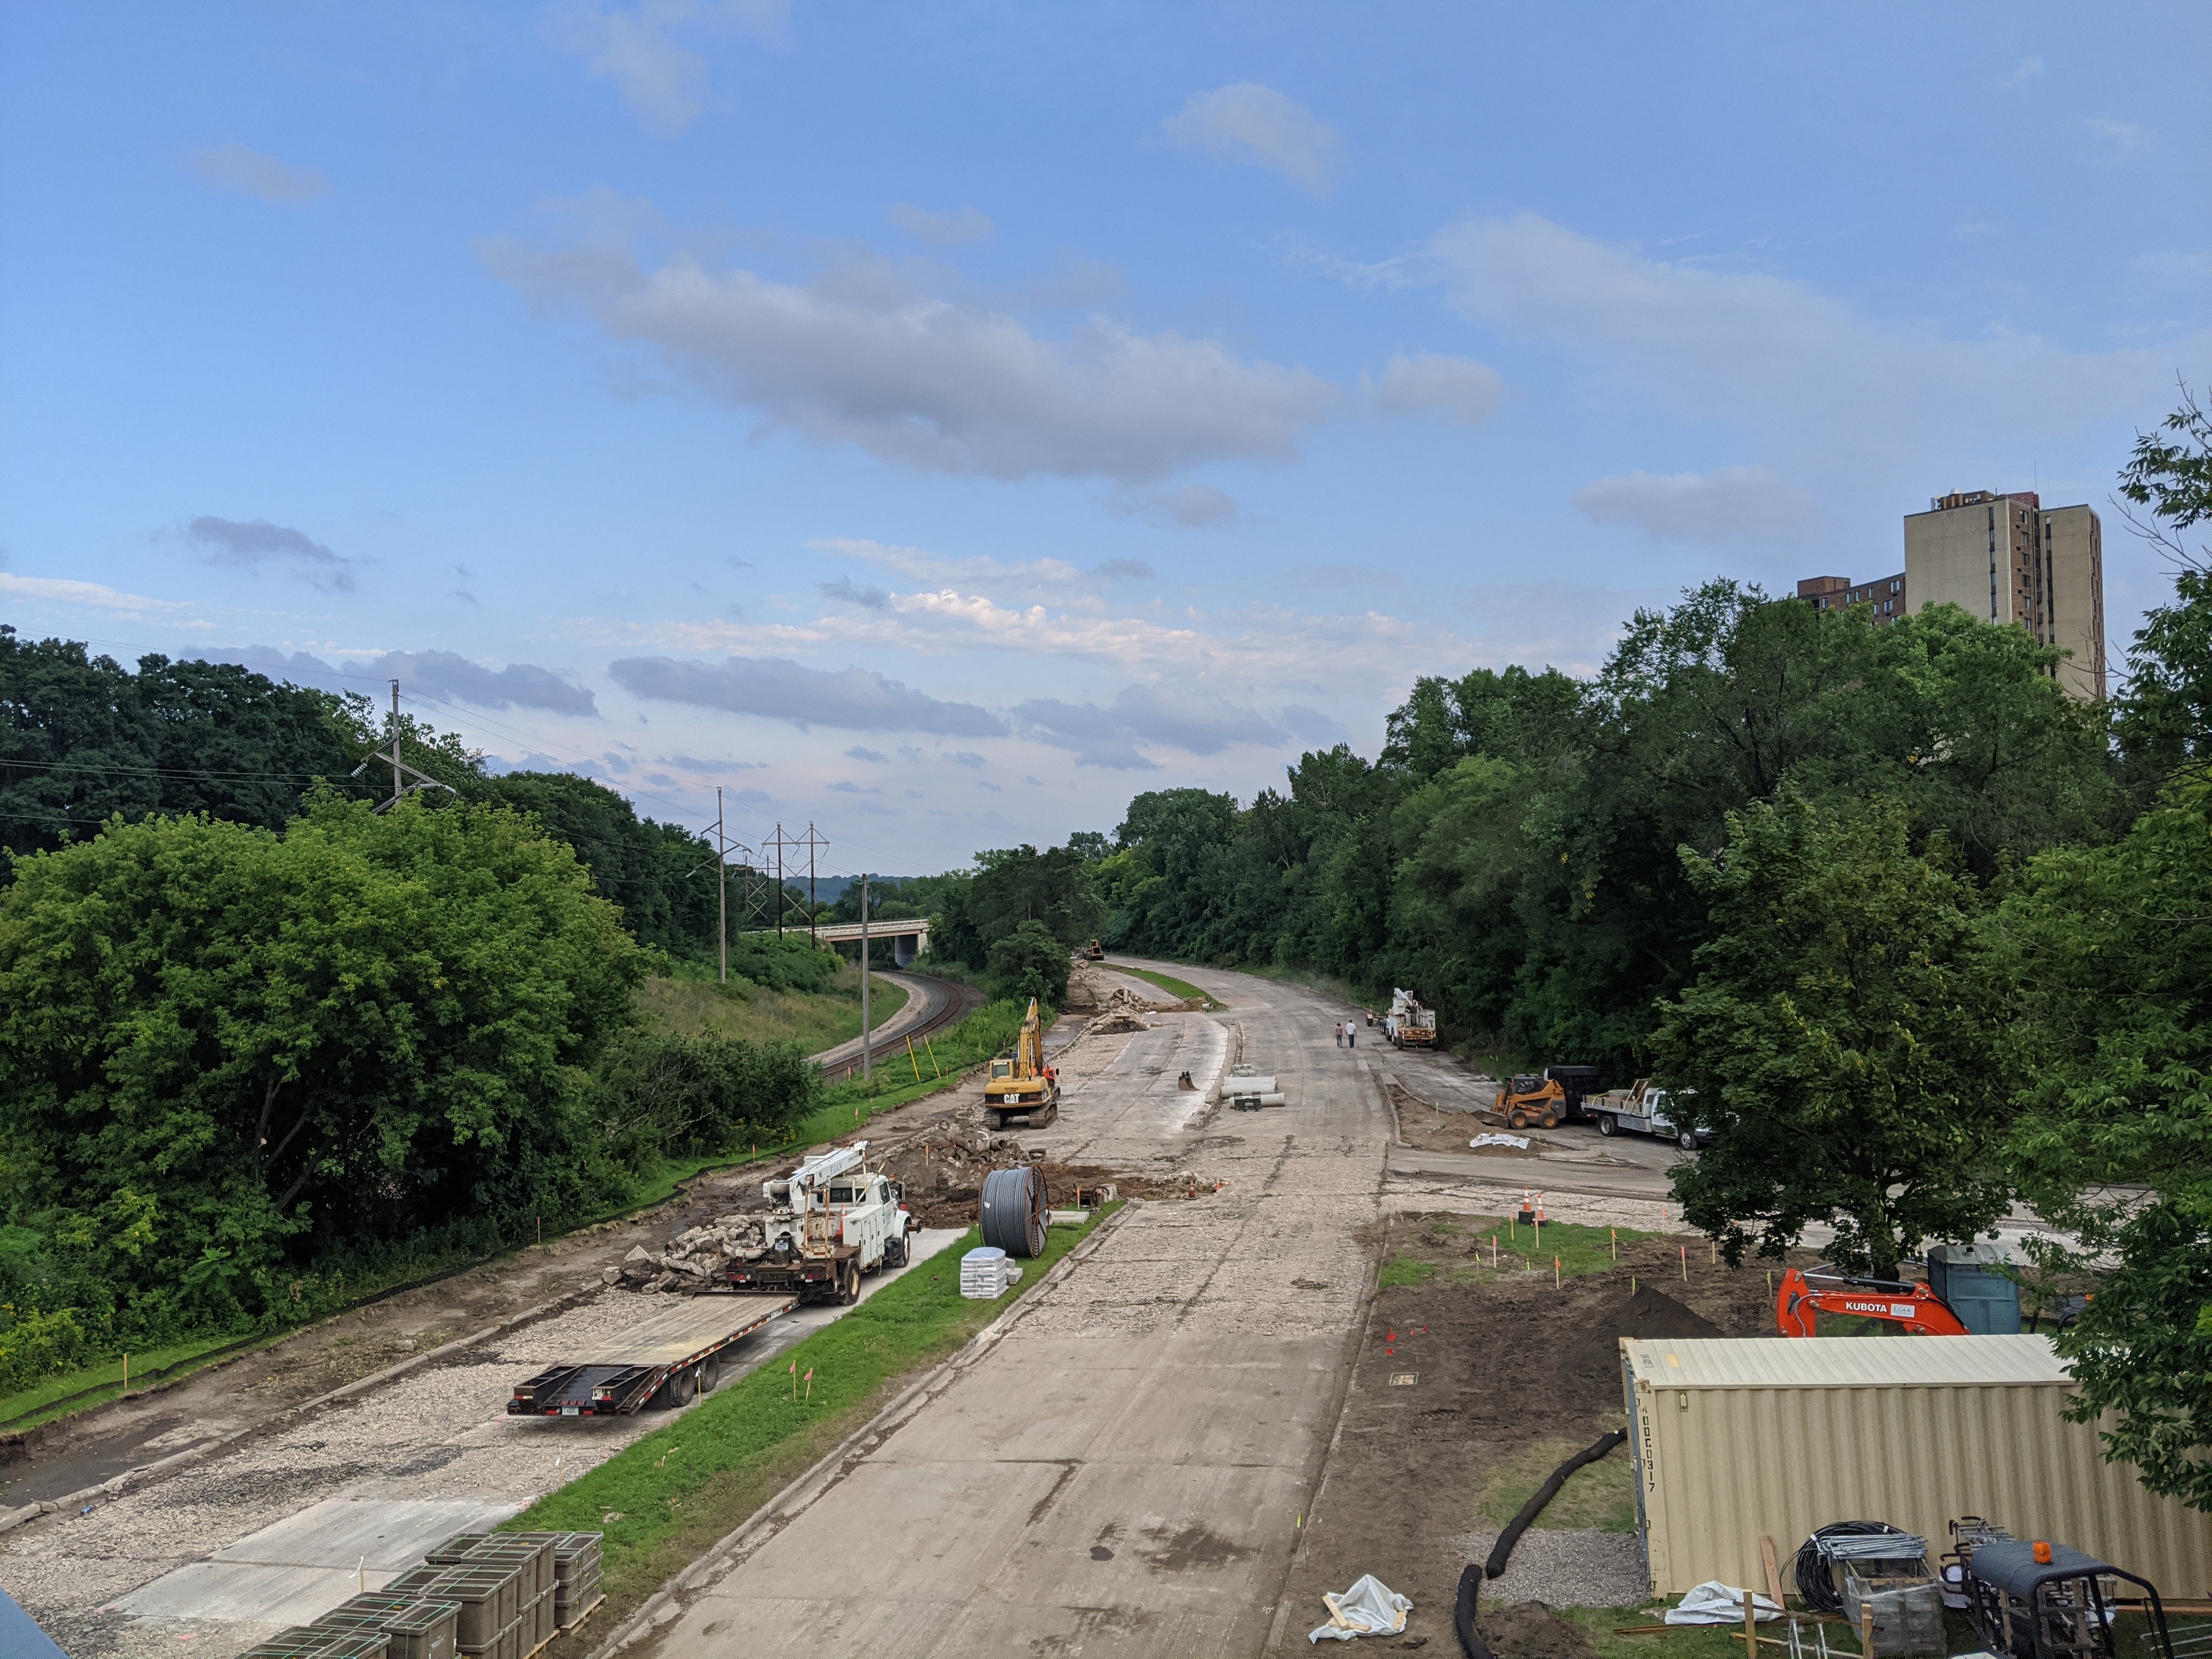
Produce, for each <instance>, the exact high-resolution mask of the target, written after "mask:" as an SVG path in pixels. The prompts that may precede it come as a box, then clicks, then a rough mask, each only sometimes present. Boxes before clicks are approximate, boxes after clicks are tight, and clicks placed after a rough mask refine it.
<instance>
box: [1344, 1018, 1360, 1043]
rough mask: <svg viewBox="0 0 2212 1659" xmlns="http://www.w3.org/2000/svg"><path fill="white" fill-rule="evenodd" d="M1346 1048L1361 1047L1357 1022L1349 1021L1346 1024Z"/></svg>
mask: <svg viewBox="0 0 2212 1659" xmlns="http://www.w3.org/2000/svg"><path fill="white" fill-rule="evenodd" d="M1344 1046H1345V1047H1346V1048H1358V1046H1359V1027H1358V1024H1357V1023H1356V1022H1354V1021H1352V1020H1348V1019H1347V1020H1346V1021H1345V1022H1344Z"/></svg>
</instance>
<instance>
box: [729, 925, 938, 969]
mask: <svg viewBox="0 0 2212 1659" xmlns="http://www.w3.org/2000/svg"><path fill="white" fill-rule="evenodd" d="M753 931H754V932H755V933H772V932H774V931H775V930H774V929H773V928H767V927H757V928H755V929H754V930H753ZM783 931H784V932H785V933H805V931H806V929H805V928H804V927H794V926H793V925H792V924H791V923H789V922H786V923H785V924H784V928H783ZM814 937H815V938H816V939H819V940H820V941H821V942H822V943H823V944H824V945H857V944H859V943H860V923H859V922H857V921H839V922H823V923H820V924H818V925H817V927H815V929H814ZM885 945H889V946H890V952H891V954H890V959H889V960H888V961H884V959H883V958H881V957H878V956H877V954H876V952H877V951H878V950H880V949H881V948H883V947H884V946H885ZM927 949H929V918H928V917H927V916H911V917H908V918H906V919H905V920H903V921H882V920H878V921H871V922H870V923H869V924H868V960H869V961H870V962H871V963H876V962H878V961H884V966H885V967H890V968H903V967H905V966H907V965H908V963H911V962H912V961H913V960H914V959H915V957H918V956H920V955H921V953H922V952H923V951H927Z"/></svg>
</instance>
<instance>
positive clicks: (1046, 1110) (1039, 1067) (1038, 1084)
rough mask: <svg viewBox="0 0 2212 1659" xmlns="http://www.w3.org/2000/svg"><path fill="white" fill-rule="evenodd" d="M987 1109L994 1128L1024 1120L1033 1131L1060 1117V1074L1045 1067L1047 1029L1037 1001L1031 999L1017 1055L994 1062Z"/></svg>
mask: <svg viewBox="0 0 2212 1659" xmlns="http://www.w3.org/2000/svg"><path fill="white" fill-rule="evenodd" d="M983 1109H984V1110H985V1111H986V1112H987V1113H988V1114H989V1115H990V1118H991V1127H993V1128H994V1129H1003V1128H1005V1127H1006V1124H1007V1121H1008V1120H1010V1119H1012V1118H1017V1117H1018V1118H1020V1119H1022V1120H1023V1121H1024V1122H1026V1123H1027V1124H1028V1125H1029V1126H1030V1127H1031V1128H1033V1129H1036V1128H1042V1127H1044V1125H1046V1124H1048V1123H1049V1122H1051V1121H1053V1119H1054V1118H1056V1117H1058V1116H1059V1115H1060V1073H1058V1072H1057V1071H1055V1070H1054V1069H1053V1068H1052V1067H1051V1066H1048V1065H1046V1064H1045V1063H1044V1028H1043V1025H1042V1023H1041V1022H1040V1021H1039V1019H1038V1018H1037V1004H1036V998H1035V997H1031V998H1030V1013H1029V1018H1027V1019H1024V1021H1023V1022H1022V1034H1021V1036H1018V1037H1017V1038H1015V1039H1014V1051H1013V1053H1012V1054H1008V1055H1006V1056H1003V1057H1002V1058H1000V1059H998V1060H993V1061H992V1062H991V1075H990V1078H989V1079H988V1080H987V1081H986V1082H985V1083H984V1085H983Z"/></svg>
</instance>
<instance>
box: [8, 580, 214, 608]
mask: <svg viewBox="0 0 2212 1659" xmlns="http://www.w3.org/2000/svg"><path fill="white" fill-rule="evenodd" d="M0 593H13V594H15V595H17V596H18V597H20V598H22V599H49V600H52V601H54V602H56V603H58V604H61V605H89V606H91V607H92V608H93V609H94V610H95V611H116V612H118V613H119V614H122V615H126V616H135V615H137V613H139V612H141V611H181V610H183V609H184V605H183V602H182V601H180V600H177V599H148V598H146V597H145V596H144V595H143V594H142V593H125V592H123V591H122V590H121V589H120V588H115V587H110V586H107V585H106V583H104V582H80V581H72V580H70V579H69V578H67V577H65V576H11V575H9V574H7V573H6V572H5V571H0Z"/></svg>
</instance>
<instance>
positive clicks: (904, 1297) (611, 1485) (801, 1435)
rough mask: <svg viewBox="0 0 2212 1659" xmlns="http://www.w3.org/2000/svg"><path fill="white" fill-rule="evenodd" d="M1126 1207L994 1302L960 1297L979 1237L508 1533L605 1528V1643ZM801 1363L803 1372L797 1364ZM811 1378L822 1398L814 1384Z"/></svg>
mask: <svg viewBox="0 0 2212 1659" xmlns="http://www.w3.org/2000/svg"><path fill="white" fill-rule="evenodd" d="M1118 1207H1119V1206H1118V1205H1109V1206H1106V1207H1105V1208H1104V1209H1103V1210H1102V1211H1100V1212H1099V1215H1098V1216H1097V1217H1094V1218H1092V1219H1091V1221H1089V1222H1087V1223H1086V1224H1085V1225H1083V1226H1082V1227H1079V1228H1077V1227H1054V1228H1052V1229H1050V1230H1049V1231H1048V1232H1047V1234H1046V1238H1045V1253H1044V1254H1043V1255H1042V1256H1040V1257H1038V1258H1037V1259H1036V1260H1035V1261H1028V1262H1024V1264H1023V1266H1022V1282H1021V1283H1020V1284H1018V1285H1016V1286H1015V1287H1014V1288H1013V1289H1012V1291H1009V1292H1008V1293H1007V1294H1006V1295H1005V1296H1002V1297H1000V1298H999V1299H998V1300H997V1301H995V1302H969V1301H966V1300H963V1298H962V1297H961V1295H960V1258H961V1256H962V1255H963V1254H964V1253H965V1252H966V1251H968V1250H969V1249H973V1248H975V1244H976V1243H977V1240H978V1237H980V1235H979V1234H978V1233H977V1232H976V1231H973V1230H971V1231H969V1233H968V1234H967V1236H966V1237H963V1238H962V1239H961V1240H960V1241H959V1242H958V1243H955V1244H954V1245H952V1246H951V1249H947V1250H945V1251H944V1252H943V1253H941V1254H940V1255H935V1256H933V1257H932V1258H931V1259H930V1260H929V1261H926V1262H924V1263H922V1264H921V1266H919V1267H915V1269H914V1270H913V1271H912V1272H910V1273H906V1274H904V1275H903V1276H902V1277H901V1278H898V1279H894V1280H892V1281H891V1283H890V1284H888V1285H884V1287H883V1288H882V1289H881V1290H879V1291H877V1292H876V1293H875V1294H874V1295H872V1296H871V1297H869V1298H868V1299H867V1300H866V1301H865V1302H863V1303H862V1304H860V1306H859V1307H857V1308H854V1310H852V1311H850V1312H849V1313H848V1314H846V1315H845V1316H843V1317H842V1318H841V1319H836V1320H833V1321H832V1322H830V1323H829V1324H827V1325H825V1326H823V1328H821V1329H820V1330H818V1331H816V1332H815V1333H814V1334H812V1335H811V1336H809V1337H807V1338H806V1339H805V1340H804V1341H802V1342H799V1343H798V1344H797V1345H795V1346H793V1347H791V1348H788V1349H787V1350H786V1351H785V1352H783V1353H781V1354H779V1355H777V1356H776V1358H775V1360H773V1361H771V1362H770V1363H769V1364H765V1365H763V1366H761V1367H760V1368H759V1369H757V1370H753V1371H750V1372H749V1373H747V1374H746V1375H745V1376H742V1377H739V1378H738V1379H737V1380H736V1381H735V1382H732V1383H725V1384H724V1385H723V1386H722V1387H721V1388H720V1389H718V1390H717V1391H716V1392H715V1393H714V1394H713V1395H710V1396H708V1399H707V1400H706V1401H704V1402H703V1403H702V1404H701V1405H699V1406H697V1407H695V1408H693V1409H692V1410H691V1411H690V1412H688V1413H685V1414H684V1416H682V1417H681V1418H679V1419H677V1420H676V1421H674V1422H672V1423H670V1424H668V1425H666V1426H665V1427H663V1428H659V1429H655V1430H654V1431H653V1432H652V1433H650V1434H647V1435H646V1436H645V1437H643V1438H641V1439H640V1440H638V1441H636V1442H635V1443H633V1444H631V1445H629V1446H627V1447H625V1448H623V1450H621V1451H619V1452H617V1453H616V1454H615V1455H614V1456H612V1457H611V1458H609V1459H608V1460H607V1461H606V1462H604V1463H602V1464H600V1465H599V1467H598V1468H595V1469H592V1470H590V1471H589V1472H587V1473H586V1474H581V1475H579V1476H578V1477H577V1478H576V1479H575V1480H572V1481H570V1482H569V1483H568V1485H567V1486H562V1487H561V1488H560V1489H559V1490H558V1491H556V1492H549V1493H548V1494H547V1495H546V1496H545V1497H544V1498H540V1499H539V1500H538V1502H537V1503H535V1504H532V1505H531V1506H530V1507H529V1508H528V1509H526V1510H524V1511H523V1512H522V1513H521V1514H520V1515H518V1516H515V1517H514V1518H513V1520H511V1521H508V1522H506V1523H505V1529H506V1530H508V1531H522V1532H537V1531H545V1532H554V1531H561V1532H599V1533H604V1534H605V1535H606V1541H605V1571H606V1577H605V1591H606V1596H607V1604H608V1605H607V1609H606V1613H607V1617H606V1619H605V1622H604V1623H600V1622H599V1620H594V1624H595V1626H597V1629H598V1632H599V1635H598V1636H596V1637H595V1638H593V1639H594V1640H599V1639H604V1635H605V1632H606V1631H607V1630H608V1629H610V1628H611V1627H612V1626H614V1625H615V1624H617V1623H618V1622H619V1621H620V1620H623V1618H625V1617H627V1616H628V1615H629V1612H630V1610H631V1609H632V1608H634V1607H637V1606H638V1604H639V1603H641V1602H642V1601H645V1600H646V1599H647V1597H649V1596H650V1595H653V1592H654V1591H655V1590H657V1589H659V1587H660V1586H661V1585H662V1584H664V1583H666V1582H667V1581H668V1580H669V1579H670V1578H671V1577H674V1576H675V1575H676V1574H677V1573H678V1572H679V1571H682V1570H683V1569H684V1567H685V1566H687V1565H690V1563H691V1562H692V1561H694V1560H696V1559H698V1557H699V1556H700V1555H701V1554H702V1553H704V1552H705V1551H706V1550H707V1549H708V1547H711V1546H712V1545H713V1544H714V1541H716V1540H717V1539H720V1538H721V1537H723V1536H724V1535H725V1534H727V1533H729V1532H730V1531H731V1530H732V1529H733V1528H736V1527H737V1526H738V1524H739V1523H740V1522H743V1521H744V1519H745V1517H746V1516H749V1515H751V1514H752V1513H753V1512H754V1511H755V1510H757V1509H759V1507H760V1506H761V1505H762V1504H764V1503H766V1502H767V1501H768V1500H769V1498H773V1497H774V1496H775V1494H776V1492H778V1491H780V1490H781V1488H782V1487H783V1486H786V1485H787V1484H788V1483H789V1482H790V1481H792V1480H795V1479H796V1478H797V1477H798V1476H799V1474H802V1473H804V1472H805V1469H806V1468H808V1467H809V1466H810V1465H811V1464H812V1463H813V1462H816V1461H817V1459H819V1458H820V1457H821V1456H823V1454H825V1453H826V1452H828V1451H829V1449H831V1448H832V1447H834V1446H835V1445H836V1444H837V1443H838V1442H839V1441H840V1440H842V1439H843V1438H844V1437H846V1436H847V1435H848V1434H850V1433H851V1432H852V1431H854V1429H856V1428H858V1427H860V1425H861V1424H863V1423H865V1422H866V1421H867V1420H868V1419H869V1418H871V1417H872V1416H873V1415H874V1414H875V1413H877V1412H878V1411H880V1410H881V1409H882V1408H883V1407H884V1403H885V1402H886V1401H889V1400H890V1398H891V1396H892V1395H895V1394H896V1392H897V1391H898V1389H900V1388H902V1387H903V1386H904V1385H905V1383H907V1382H908V1380H910V1378H911V1376H913V1374H914V1373H915V1372H917V1371H919V1370H924V1369H926V1368H927V1367H928V1366H931V1365H933V1364H937V1363H938V1362H939V1361H940V1360H943V1359H945V1358H948V1357H950V1356H951V1354H953V1353H955V1352H958V1350H959V1348H960V1346H961V1345H962V1344H963V1343H964V1342H966V1341H967V1340H968V1339H969V1337H971V1336H973V1335H975V1333H976V1332H977V1331H980V1330H981V1329H982V1328H984V1327H985V1326H986V1325H988V1324H989V1323H991V1322H992V1321H994V1320H995V1319H997V1318H998V1317H1000V1315H1002V1314H1004V1313H1005V1312H1006V1310H1007V1309H1008V1308H1009V1307H1011V1306H1012V1304H1014V1303H1015V1302H1016V1301H1018V1299H1019V1298H1020V1297H1022V1296H1024V1295H1025V1294H1026V1293H1027V1292H1029V1291H1031V1290H1033V1289H1035V1288H1036V1285H1037V1284H1038V1282H1039V1281H1040V1280H1042V1279H1043V1277H1044V1275H1045V1274H1046V1273H1048V1272H1049V1271H1050V1270H1051V1268H1052V1267H1053V1265H1054V1263H1055V1262H1057V1261H1060V1258H1061V1257H1063V1256H1065V1255H1066V1254H1067V1253H1068V1252H1069V1251H1070V1250H1072V1249H1074V1248H1075V1247H1076V1245H1077V1244H1079V1243H1081V1242H1082V1241H1083V1240H1084V1239H1085V1238H1087V1237H1090V1235H1091V1231H1092V1229H1094V1228H1095V1227H1097V1225H1098V1224H1099V1220H1100V1219H1101V1218H1103V1216H1104V1215H1106V1214H1108V1213H1110V1212H1111V1211H1113V1210H1114V1209H1115V1208H1118ZM794 1367H795V1372H794V1370H793V1368H794ZM809 1371H811V1372H812V1373H813V1374H814V1376H813V1383H812V1384H811V1397H810V1389H809V1385H808V1384H807V1383H806V1382H805V1380H804V1379H805V1376H806V1374H807V1373H808V1372H809Z"/></svg>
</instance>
